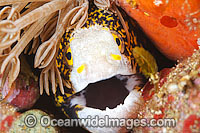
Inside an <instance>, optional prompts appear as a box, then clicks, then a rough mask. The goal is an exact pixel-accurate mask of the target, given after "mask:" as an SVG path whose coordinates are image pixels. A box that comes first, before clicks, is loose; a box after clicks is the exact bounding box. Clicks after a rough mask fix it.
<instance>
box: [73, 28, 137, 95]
mask: <svg viewBox="0 0 200 133" xmlns="http://www.w3.org/2000/svg"><path fill="white" fill-rule="evenodd" d="M73 37H74V40H72V41H71V42H70V47H71V50H72V56H73V68H72V72H71V78H70V80H71V82H72V84H73V86H74V88H75V92H79V91H81V90H83V89H84V88H85V87H86V86H87V85H88V84H89V83H94V82H97V81H100V80H104V79H108V78H111V77H113V76H115V75H117V74H121V75H130V74H134V72H133V70H132V69H131V64H130V63H129V62H128V60H127V58H126V57H125V56H123V55H122V54H121V53H120V50H119V48H118V46H117V44H116V42H115V40H114V38H113V36H112V34H111V32H110V31H109V30H105V28H103V27H101V26H99V25H95V26H92V27H90V28H89V29H86V28H85V29H79V30H76V31H75V32H74V33H73ZM111 54H115V55H120V56H121V57H122V58H121V60H114V59H112V58H111V56H110V55H111ZM82 64H84V65H85V69H84V70H83V71H82V72H81V73H78V72H77V69H78V68H79V67H80V66H81V65H82Z"/></svg>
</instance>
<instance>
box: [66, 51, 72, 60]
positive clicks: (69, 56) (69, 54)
mask: <svg viewBox="0 0 200 133" xmlns="http://www.w3.org/2000/svg"><path fill="white" fill-rule="evenodd" d="M71 58H72V55H71V53H70V52H68V53H67V59H68V60H71Z"/></svg>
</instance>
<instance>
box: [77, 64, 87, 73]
mask: <svg viewBox="0 0 200 133" xmlns="http://www.w3.org/2000/svg"><path fill="white" fill-rule="evenodd" d="M84 69H85V65H84V64H82V65H81V66H80V67H79V68H78V69H77V72H78V73H81V72H82V71H83V70H84Z"/></svg>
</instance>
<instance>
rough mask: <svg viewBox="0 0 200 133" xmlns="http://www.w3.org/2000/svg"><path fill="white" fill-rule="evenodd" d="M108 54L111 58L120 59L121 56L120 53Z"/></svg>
mask: <svg viewBox="0 0 200 133" xmlns="http://www.w3.org/2000/svg"><path fill="white" fill-rule="evenodd" d="M110 56H111V57H112V59H113V60H121V59H122V57H121V56H120V55H116V54H111V55H110Z"/></svg>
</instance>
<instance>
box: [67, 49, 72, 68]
mask: <svg viewBox="0 0 200 133" xmlns="http://www.w3.org/2000/svg"><path fill="white" fill-rule="evenodd" d="M65 58H66V60H67V64H68V65H69V66H72V65H73V58H72V50H71V48H70V46H68V47H67V50H66V54H65Z"/></svg>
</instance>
